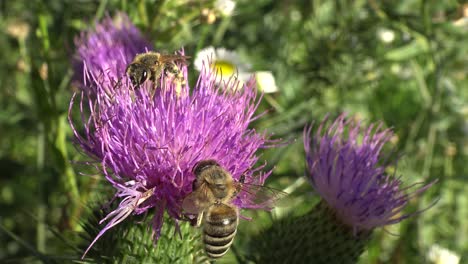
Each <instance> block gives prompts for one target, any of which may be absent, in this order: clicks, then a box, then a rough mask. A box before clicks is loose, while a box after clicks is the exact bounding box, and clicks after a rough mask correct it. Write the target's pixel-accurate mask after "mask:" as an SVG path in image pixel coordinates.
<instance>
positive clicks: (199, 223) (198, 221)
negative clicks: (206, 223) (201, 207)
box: [196, 212, 203, 227]
mask: <svg viewBox="0 0 468 264" xmlns="http://www.w3.org/2000/svg"><path fill="white" fill-rule="evenodd" d="M202 219H203V212H201V213H199V214H198V215H197V225H196V227H200V226H201V222H202Z"/></svg>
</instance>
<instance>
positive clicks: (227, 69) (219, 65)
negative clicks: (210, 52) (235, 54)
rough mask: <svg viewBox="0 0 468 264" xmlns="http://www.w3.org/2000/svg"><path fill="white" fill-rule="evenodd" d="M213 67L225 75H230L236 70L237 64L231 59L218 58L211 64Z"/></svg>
mask: <svg viewBox="0 0 468 264" xmlns="http://www.w3.org/2000/svg"><path fill="white" fill-rule="evenodd" d="M211 68H212V69H213V70H215V71H217V72H218V74H222V75H223V77H230V76H231V75H233V74H234V73H235V72H236V66H235V65H234V64H232V63H231V62H230V61H225V60H216V61H214V62H213V63H212V64H211Z"/></svg>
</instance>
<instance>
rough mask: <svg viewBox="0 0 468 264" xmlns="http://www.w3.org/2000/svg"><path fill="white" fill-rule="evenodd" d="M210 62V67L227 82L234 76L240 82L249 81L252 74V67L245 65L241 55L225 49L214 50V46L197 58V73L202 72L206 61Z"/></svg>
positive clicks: (195, 63)
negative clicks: (250, 70)
mask: <svg viewBox="0 0 468 264" xmlns="http://www.w3.org/2000/svg"><path fill="white" fill-rule="evenodd" d="M207 60H208V61H210V63H211V64H210V67H211V68H212V69H214V70H215V72H217V73H218V74H219V75H220V76H221V77H222V78H221V79H222V81H227V80H229V78H231V77H232V76H233V75H234V76H237V78H238V79H239V80H240V81H244V82H245V81H247V80H248V79H249V78H250V76H251V73H250V72H249V69H250V66H249V65H247V64H245V63H243V62H242V61H241V59H240V57H239V55H238V54H237V53H236V52H234V51H230V50H227V49H225V48H214V47H212V46H210V47H207V48H204V49H202V50H200V51H199V52H198V53H197V55H196V56H195V60H194V66H195V69H196V70H197V71H201V69H202V67H203V63H204V61H207Z"/></svg>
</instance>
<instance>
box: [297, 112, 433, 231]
mask: <svg viewBox="0 0 468 264" xmlns="http://www.w3.org/2000/svg"><path fill="white" fill-rule="evenodd" d="M326 123H327V119H325V120H324V121H323V122H322V124H321V125H320V126H319V128H318V131H317V133H316V135H315V136H312V135H311V128H309V129H306V130H305V131H304V147H305V152H306V157H307V166H308V173H309V176H310V180H311V183H312V186H313V188H314V189H315V191H316V192H317V193H318V194H319V195H320V196H321V197H322V198H323V199H324V200H325V201H326V203H327V204H328V206H329V207H330V208H331V209H332V210H334V211H335V213H336V215H337V217H338V218H339V219H340V220H341V221H342V222H343V223H344V224H346V225H348V226H351V227H353V228H354V230H356V231H357V230H372V229H374V228H376V227H380V226H384V225H389V224H394V223H398V222H400V221H401V220H403V219H405V218H407V217H409V216H410V215H411V214H403V213H402V210H403V209H404V207H405V206H406V205H407V204H408V202H409V200H410V199H411V198H412V197H413V196H415V195H417V194H419V193H421V192H423V191H425V190H426V189H427V188H429V187H430V186H431V185H432V183H431V184H428V185H425V186H424V187H422V188H419V189H417V190H416V191H413V192H408V190H409V189H410V187H411V186H410V187H406V188H405V187H402V185H403V182H402V181H401V180H400V179H399V178H397V177H395V175H390V174H388V173H387V171H386V169H387V168H388V166H389V165H390V164H391V163H389V162H388V160H387V159H388V157H387V156H385V155H383V154H382V152H383V150H382V148H383V146H384V145H385V144H386V143H387V142H388V141H389V140H390V138H391V137H392V135H393V133H392V131H391V130H390V129H382V126H381V125H375V124H372V125H370V126H369V127H367V128H366V127H364V126H363V125H361V124H360V123H359V122H355V121H352V120H348V119H346V116H345V115H341V116H340V117H338V118H337V119H336V120H335V121H334V122H333V123H332V124H331V125H330V126H329V127H328V128H325V125H326Z"/></svg>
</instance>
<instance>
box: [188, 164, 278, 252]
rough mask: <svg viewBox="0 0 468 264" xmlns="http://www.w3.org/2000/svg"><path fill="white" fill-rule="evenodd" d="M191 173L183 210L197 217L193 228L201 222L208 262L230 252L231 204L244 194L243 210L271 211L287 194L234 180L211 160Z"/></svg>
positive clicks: (234, 215) (235, 215)
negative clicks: (190, 189)
mask: <svg viewBox="0 0 468 264" xmlns="http://www.w3.org/2000/svg"><path fill="white" fill-rule="evenodd" d="M192 172H193V173H194V174H195V176H196V179H195V181H194V182H193V191H192V193H190V194H189V195H188V196H186V197H185V198H184V200H183V203H182V208H183V210H184V212H185V213H186V214H190V215H196V223H195V224H194V225H196V226H197V227H199V226H200V225H201V224H202V222H203V242H204V247H205V252H206V253H207V255H208V256H209V257H210V258H220V257H222V256H224V254H226V252H227V251H228V250H229V248H230V246H231V244H232V242H233V241H234V237H235V235H236V233H237V225H238V224H239V209H238V207H237V206H236V205H234V204H233V203H232V202H233V200H234V199H235V198H236V197H237V196H238V195H240V194H243V196H242V199H241V200H242V201H243V202H244V203H243V205H245V206H242V207H249V205H250V206H252V207H259V208H264V209H269V208H271V207H272V206H273V205H274V203H275V202H276V201H277V200H278V199H280V198H282V197H283V196H285V195H286V193H284V192H282V191H279V190H275V189H271V188H268V187H264V186H260V185H251V184H247V183H244V180H245V178H244V177H241V179H240V180H239V182H236V181H234V180H233V178H232V175H231V174H230V173H229V172H227V171H226V170H225V169H224V168H222V167H221V165H219V164H218V163H217V162H216V161H214V160H203V161H200V162H198V163H197V164H196V165H195V166H194V168H193V170H192Z"/></svg>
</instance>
